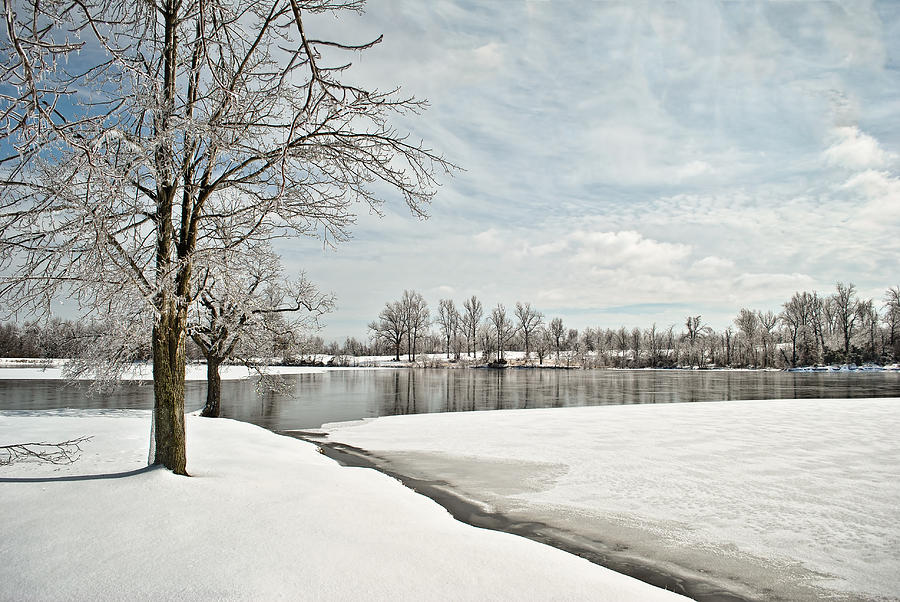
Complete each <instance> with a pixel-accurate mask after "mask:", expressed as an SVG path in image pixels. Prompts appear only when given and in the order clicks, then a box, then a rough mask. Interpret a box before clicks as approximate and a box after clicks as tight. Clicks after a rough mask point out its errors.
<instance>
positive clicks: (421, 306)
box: [400, 291, 431, 362]
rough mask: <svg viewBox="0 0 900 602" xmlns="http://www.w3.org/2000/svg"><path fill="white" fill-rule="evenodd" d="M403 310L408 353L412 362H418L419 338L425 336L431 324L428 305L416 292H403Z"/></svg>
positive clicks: (401, 300) (401, 304) (401, 301)
mask: <svg viewBox="0 0 900 602" xmlns="http://www.w3.org/2000/svg"><path fill="white" fill-rule="evenodd" d="M400 306H401V307H402V308H403V321H404V324H405V330H406V352H407V356H408V357H409V360H410V361H411V362H414V361H416V349H417V345H418V343H419V338H420V337H421V336H422V335H424V334H425V331H426V330H427V329H428V326H429V324H431V320H430V313H429V311H428V303H426V302H425V298H424V297H422V295H421V294H420V293H417V292H416V291H403V298H401V299H400Z"/></svg>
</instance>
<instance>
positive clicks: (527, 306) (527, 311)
mask: <svg viewBox="0 0 900 602" xmlns="http://www.w3.org/2000/svg"><path fill="white" fill-rule="evenodd" d="M516 320H518V322H519V331H520V332H521V333H522V341H523V342H524V343H525V361H528V355H529V353H530V351H531V347H530V343H531V337H532V335H533V334H534V331H535V329H536V328H538V327H539V326H540V325H541V324H542V323H543V322H544V314H542V313H541V312H539V311H537V310H536V309H534V308H533V307H531V303H519V302H516Z"/></svg>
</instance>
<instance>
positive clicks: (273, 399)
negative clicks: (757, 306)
mask: <svg viewBox="0 0 900 602" xmlns="http://www.w3.org/2000/svg"><path fill="white" fill-rule="evenodd" d="M285 379H286V380H287V381H288V383H289V384H291V385H292V388H291V390H290V391H287V392H280V393H272V392H264V393H261V394H260V393H258V392H257V389H256V384H255V382H254V381H253V380H239V381H223V382H222V415H223V416H225V417H227V418H234V419H237V420H242V421H244V422H250V423H253V424H257V425H259V426H262V427H265V428H268V429H271V430H274V431H290V430H303V429H310V428H317V427H320V426H321V425H323V424H325V423H328V422H341V421H345V420H359V419H361V418H373V417H377V416H391V415H396V414H426V413H432V412H468V411H476V410H505V409H524V408H556V407H572V406H594V405H614V404H646V403H681V402H698V401H721V400H740V399H814V398H844V397H856V398H863V397H900V372H873V373H859V372H835V373H802V372H801V373H791V372H753V371H724V370H723V371H681V370H553V369H546V370H540V369H536V370H531V369H507V370H489V369H363V370H355V369H343V370H332V371H328V372H324V373H314V374H297V375H287V376H285ZM205 398H206V383H205V382H202V381H201V382H188V383H187V386H186V400H185V406H186V409H187V410H188V411H191V410H196V409H199V408H201V407H202V406H203V403H204V401H205ZM152 407H153V388H152V387H151V386H150V384H149V383H145V384H143V385H140V384H124V385H123V386H122V387H120V388H119V389H117V390H115V391H112V392H104V393H93V392H91V390H90V387H89V386H88V385H87V384H84V383H81V384H67V383H64V382H62V381H58V380H0V410H44V409H54V408H134V409H150V408H152Z"/></svg>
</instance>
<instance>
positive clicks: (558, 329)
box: [547, 318, 566, 362]
mask: <svg viewBox="0 0 900 602" xmlns="http://www.w3.org/2000/svg"><path fill="white" fill-rule="evenodd" d="M547 332H548V333H549V334H550V339H551V340H552V341H553V348H554V349H555V350H556V361H557V362H558V361H559V352H560V350H561V349H562V347H563V344H564V343H565V340H564V339H563V337H564V336H565V333H566V328H565V326H563V321H562V318H553V319H552V320H550V325H549V326H548V327H547Z"/></svg>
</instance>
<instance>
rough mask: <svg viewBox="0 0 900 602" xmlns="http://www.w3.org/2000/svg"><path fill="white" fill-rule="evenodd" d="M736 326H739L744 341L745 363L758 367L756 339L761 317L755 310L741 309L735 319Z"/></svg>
mask: <svg viewBox="0 0 900 602" xmlns="http://www.w3.org/2000/svg"><path fill="white" fill-rule="evenodd" d="M734 325H735V326H737V328H738V330H739V331H740V333H741V334H742V335H743V339H744V349H745V355H744V363H745V364H748V365H750V364H752V365H754V366H755V365H756V364H757V361H756V339H757V336H758V334H759V316H758V315H757V313H756V312H755V311H753V310H750V309H747V308H746V307H744V308H741V310H740V312H739V313H738V316H737V317H736V318H735V319H734Z"/></svg>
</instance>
